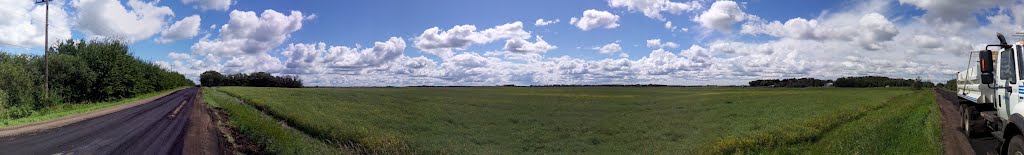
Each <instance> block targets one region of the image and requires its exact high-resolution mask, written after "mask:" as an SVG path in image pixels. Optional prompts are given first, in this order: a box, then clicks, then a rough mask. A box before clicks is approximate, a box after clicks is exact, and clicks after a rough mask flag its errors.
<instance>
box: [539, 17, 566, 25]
mask: <svg viewBox="0 0 1024 155" xmlns="http://www.w3.org/2000/svg"><path fill="white" fill-rule="evenodd" d="M561 21H562V20H558V19H555V20H544V18H541V19H537V21H536V22H534V23H533V25H534V26H548V25H551V24H555V23H558V22H561Z"/></svg>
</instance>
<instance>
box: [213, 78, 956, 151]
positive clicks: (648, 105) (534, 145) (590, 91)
mask: <svg viewBox="0 0 1024 155" xmlns="http://www.w3.org/2000/svg"><path fill="white" fill-rule="evenodd" d="M219 89H220V90H222V91H224V92H226V93H228V94H230V95H232V96H237V97H240V98H242V100H244V101H245V103H247V104H250V105H253V106H254V107H257V108H258V109H264V111H267V113H269V114H271V115H273V116H274V117H276V118H280V119H281V120H283V121H284V122H288V124H290V125H293V127H295V128H296V129H299V130H301V131H304V132H305V133H307V134H310V135H312V136H313V137H316V138H318V139H321V140H323V141H329V142H333V143H335V145H338V144H356V145H358V146H364V147H365V148H367V149H369V150H371V151H372V152H373V153H378V154H637V153H641V154H697V153H700V152H704V151H705V150H710V149H706V148H704V147H703V146H707V145H710V144H714V143H715V142H718V141H720V140H721V139H724V138H726V137H737V138H739V139H744V137H746V136H748V135H768V138H769V139H770V138H772V137H778V138H787V137H789V138H792V139H795V140H800V139H804V138H801V137H815V136H810V135H814V134H828V130H820V129H825V128H843V126H845V125H844V123H845V121H834V120H831V118H837V117H845V120H851V121H852V120H857V118H858V114H865V113H864V112H866V111H872V110H874V109H877V107H879V106H880V105H883V104H887V103H889V101H892V99H893V98H894V97H897V96H900V95H902V94H908V93H911V91H908V89H905V88H898V89H897V88H865V89H848V88H714V87H710V88H708V87H705V88H681V87H645V88H639V87H540V88H537V87H470V88H425V87H417V88H301V89H295V88H254V87H222V88H219ZM901 101H902V100H901ZM914 101H916V100H914ZM845 114H851V115H845ZM866 115H873V114H865V115H864V116H863V117H867V116H866ZM898 119H904V118H898ZM911 119H913V118H911ZM915 128H917V127H915ZM784 129H792V130H784ZM918 129H920V128H918ZM815 130H817V131H816V132H811V131H815ZM774 131H783V132H781V134H758V133H775V132H774ZM901 131H903V130H901ZM783 135H791V136H783ZM801 135H802V136H801ZM746 138H750V137H746ZM772 141H775V142H780V143H778V144H780V145H776V146H786V147H788V146H787V145H781V144H789V143H788V142H789V140H772ZM915 143H916V142H915ZM755 144H756V143H755ZM917 144H921V145H939V144H938V143H917ZM754 146H756V145H754ZM929 147H930V146H929ZM732 148H735V147H732Z"/></svg>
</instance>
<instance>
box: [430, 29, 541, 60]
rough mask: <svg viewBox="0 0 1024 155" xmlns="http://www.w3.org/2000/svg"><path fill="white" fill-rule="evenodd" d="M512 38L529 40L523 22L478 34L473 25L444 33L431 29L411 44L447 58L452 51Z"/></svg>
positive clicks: (528, 33)
mask: <svg viewBox="0 0 1024 155" xmlns="http://www.w3.org/2000/svg"><path fill="white" fill-rule="evenodd" d="M512 38H519V39H527V38H530V32H526V31H524V30H523V22H519V21H516V22H512V23H506V24H503V25H498V26H495V27H494V28H488V29H485V30H483V31H479V32H478V31H476V26H474V25H458V26H455V27H452V28H451V29H448V30H445V31H442V30H441V28H438V27H432V28H429V29H427V30H424V31H423V33H422V34H420V36H419V37H416V40H414V41H413V44H415V46H416V48H419V49H420V50H421V51H423V52H426V53H429V54H433V55H437V56H440V57H442V58H447V57H451V56H452V55H453V54H454V52H453V50H462V49H465V48H466V47H469V46H470V45H471V44H486V43H490V42H493V41H495V40H499V39H512Z"/></svg>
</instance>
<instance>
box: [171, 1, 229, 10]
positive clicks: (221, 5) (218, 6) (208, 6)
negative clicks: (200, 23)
mask: <svg viewBox="0 0 1024 155" xmlns="http://www.w3.org/2000/svg"><path fill="white" fill-rule="evenodd" d="M181 3H184V4H192V3H195V8H197V9H199V10H218V11H227V10H228V8H230V7H231V5H232V4H234V3H233V2H232V1H231V0H181Z"/></svg>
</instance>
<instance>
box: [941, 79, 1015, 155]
mask: <svg viewBox="0 0 1024 155" xmlns="http://www.w3.org/2000/svg"><path fill="white" fill-rule="evenodd" d="M935 101H936V102H935V103H936V104H938V106H939V111H942V145H943V146H944V147H945V152H946V153H945V154H999V153H998V152H997V151H996V149H997V148H998V147H999V141H998V140H996V139H995V137H992V135H991V134H984V135H975V137H971V138H967V136H966V135H964V133H963V132H961V128H962V126H961V124H960V123H962V122H960V121H961V120H960V105H959V104H960V103H959V99H958V98H957V96H956V94H955V93H952V92H948V91H944V90H940V89H935Z"/></svg>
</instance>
